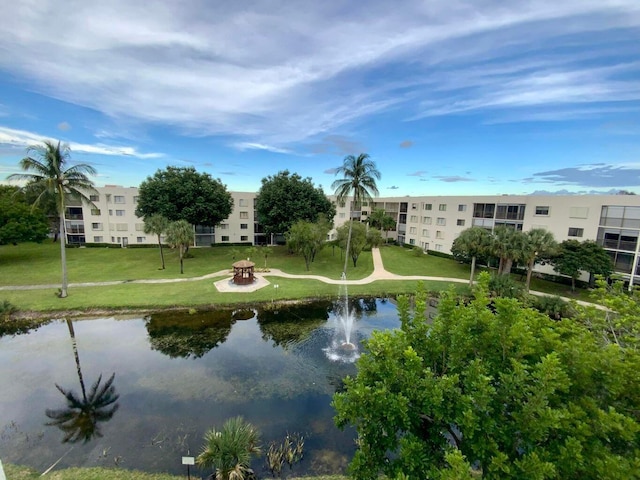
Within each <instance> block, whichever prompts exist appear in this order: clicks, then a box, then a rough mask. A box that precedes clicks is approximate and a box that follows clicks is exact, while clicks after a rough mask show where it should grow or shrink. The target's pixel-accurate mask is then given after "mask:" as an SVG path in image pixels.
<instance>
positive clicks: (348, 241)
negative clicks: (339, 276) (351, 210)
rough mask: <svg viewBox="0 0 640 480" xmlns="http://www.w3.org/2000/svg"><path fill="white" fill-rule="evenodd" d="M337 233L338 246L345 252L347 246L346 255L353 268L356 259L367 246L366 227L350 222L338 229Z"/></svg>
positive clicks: (359, 223) (362, 224)
mask: <svg viewBox="0 0 640 480" xmlns="http://www.w3.org/2000/svg"><path fill="white" fill-rule="evenodd" d="M337 231H338V238H337V240H338V245H340V248H342V249H343V250H346V249H347V246H348V248H349V251H348V252H347V253H346V255H347V256H348V257H350V258H351V260H352V261H353V266H354V267H355V266H356V264H357V262H358V257H359V256H360V254H361V253H362V251H363V250H364V248H365V247H366V246H367V227H366V225H365V224H364V223H361V222H356V221H354V220H352V221H350V222H347V223H345V224H344V225H342V226H340V227H338V229H337Z"/></svg>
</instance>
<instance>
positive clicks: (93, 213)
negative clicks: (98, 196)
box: [91, 208, 100, 216]
mask: <svg viewBox="0 0 640 480" xmlns="http://www.w3.org/2000/svg"><path fill="white" fill-rule="evenodd" d="M91 215H94V216H98V215H100V209H99V208H92V209H91Z"/></svg>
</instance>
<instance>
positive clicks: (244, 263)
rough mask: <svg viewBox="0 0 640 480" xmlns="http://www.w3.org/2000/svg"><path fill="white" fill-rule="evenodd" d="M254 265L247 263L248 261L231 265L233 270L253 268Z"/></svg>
mask: <svg viewBox="0 0 640 480" xmlns="http://www.w3.org/2000/svg"><path fill="white" fill-rule="evenodd" d="M255 265H256V264H255V263H253V262H251V261H249V260H239V261H237V262H236V263H234V264H233V265H232V267H233V268H249V267H255Z"/></svg>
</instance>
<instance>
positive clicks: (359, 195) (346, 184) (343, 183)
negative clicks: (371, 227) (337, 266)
mask: <svg viewBox="0 0 640 480" xmlns="http://www.w3.org/2000/svg"><path fill="white" fill-rule="evenodd" d="M338 174H342V175H343V177H344V178H341V179H338V180H336V181H335V182H333V183H332V184H331V188H333V189H334V190H335V195H336V197H337V199H338V202H340V203H344V202H346V201H347V200H348V198H349V195H353V197H352V198H353V203H352V204H351V205H350V207H349V234H348V236H347V249H346V251H347V252H349V246H350V243H351V230H352V226H353V222H352V216H353V208H355V207H362V203H363V202H365V201H372V200H373V198H372V196H373V195H378V193H379V192H378V187H377V185H376V180H380V172H379V171H378V169H377V168H376V164H375V162H373V161H372V160H371V159H370V158H369V155H368V154H366V153H361V154H360V155H358V156H357V157H355V156H354V155H348V156H346V157H345V158H344V161H343V164H342V166H341V167H339V168H338V169H337V170H336V175H338ZM348 258H349V255H348V253H347V254H346V255H345V258H344V269H343V270H342V275H343V277H345V278H346V276H347V263H348V261H347V259H348Z"/></svg>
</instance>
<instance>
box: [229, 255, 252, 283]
mask: <svg viewBox="0 0 640 480" xmlns="http://www.w3.org/2000/svg"><path fill="white" fill-rule="evenodd" d="M255 265H256V264H255V263H253V262H250V261H249V260H240V261H238V262H236V263H234V264H233V283H235V284H236V285H250V284H252V283H253V268H254V267H255Z"/></svg>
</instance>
